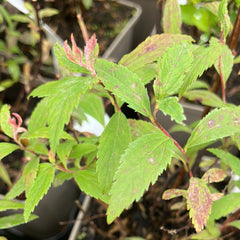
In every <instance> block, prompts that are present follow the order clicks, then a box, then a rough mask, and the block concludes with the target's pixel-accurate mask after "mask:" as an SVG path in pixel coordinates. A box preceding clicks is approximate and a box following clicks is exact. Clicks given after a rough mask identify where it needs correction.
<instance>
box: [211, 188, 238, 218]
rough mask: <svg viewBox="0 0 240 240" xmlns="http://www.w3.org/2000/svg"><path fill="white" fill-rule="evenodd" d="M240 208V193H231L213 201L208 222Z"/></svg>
mask: <svg viewBox="0 0 240 240" xmlns="http://www.w3.org/2000/svg"><path fill="white" fill-rule="evenodd" d="M223 206H224V207H223ZM237 208H240V193H230V194H228V195H226V196H223V197H222V198H220V199H219V200H217V201H214V202H213V205H212V212H211V215H210V217H209V220H208V222H212V221H214V220H217V219H219V218H221V217H225V216H227V215H228V214H230V213H232V212H233V211H235V210H236V209H237Z"/></svg>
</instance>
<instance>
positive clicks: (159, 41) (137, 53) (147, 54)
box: [119, 33, 193, 71]
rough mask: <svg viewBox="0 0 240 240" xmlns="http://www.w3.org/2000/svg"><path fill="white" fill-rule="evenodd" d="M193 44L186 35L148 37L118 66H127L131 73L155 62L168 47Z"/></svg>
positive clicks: (165, 34) (164, 34) (166, 34)
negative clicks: (185, 43)
mask: <svg viewBox="0 0 240 240" xmlns="http://www.w3.org/2000/svg"><path fill="white" fill-rule="evenodd" d="M182 42H193V39H192V38H191V37H190V36H187V35H181V34H169V33H163V34H160V35H153V36H151V37H148V38H147V39H146V40H145V41H144V42H142V43H141V44H139V45H138V46H137V47H136V48H135V49H134V50H133V51H132V52H130V53H129V54H127V55H124V56H123V57H122V59H121V60H120V61H119V64H122V65H124V66H127V67H128V69H130V70H131V71H136V70H137V69H140V68H142V67H143V66H145V65H146V64H149V63H152V62H155V61H157V59H158V58H159V57H161V56H163V54H164V53H165V51H166V49H167V48H168V47H171V46H172V45H173V44H174V43H182Z"/></svg>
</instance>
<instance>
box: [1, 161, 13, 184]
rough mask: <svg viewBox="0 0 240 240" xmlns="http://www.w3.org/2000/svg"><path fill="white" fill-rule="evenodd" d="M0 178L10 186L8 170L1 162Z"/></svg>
mask: <svg viewBox="0 0 240 240" xmlns="http://www.w3.org/2000/svg"><path fill="white" fill-rule="evenodd" d="M0 178H1V179H2V180H3V181H4V182H5V183H6V184H7V185H8V187H11V186H12V182H11V179H10V176H9V174H8V171H7V169H6V168H5V166H4V164H3V163H2V162H0Z"/></svg>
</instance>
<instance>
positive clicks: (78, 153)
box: [69, 142, 97, 160]
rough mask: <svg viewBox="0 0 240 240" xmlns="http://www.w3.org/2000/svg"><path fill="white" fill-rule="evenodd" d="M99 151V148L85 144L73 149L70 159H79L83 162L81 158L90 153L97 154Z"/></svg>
mask: <svg viewBox="0 0 240 240" xmlns="http://www.w3.org/2000/svg"><path fill="white" fill-rule="evenodd" d="M96 150H97V146H96V145H95V144H92V143H87V142H83V143H80V144H77V145H75V146H74V147H73V148H72V152H71V154H70V156H69V158H77V159H79V160H81V158H82V157H83V156H85V155H87V154H89V153H92V152H95V151H96Z"/></svg>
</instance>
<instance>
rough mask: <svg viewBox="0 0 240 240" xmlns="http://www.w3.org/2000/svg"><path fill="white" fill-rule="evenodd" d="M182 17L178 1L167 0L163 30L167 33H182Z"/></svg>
mask: <svg viewBox="0 0 240 240" xmlns="http://www.w3.org/2000/svg"><path fill="white" fill-rule="evenodd" d="M181 25H182V17H181V9H180V6H179V3H178V1H177V0H167V1H166V3H165V8H164V14H163V30H164V32H165V33H181Z"/></svg>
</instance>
